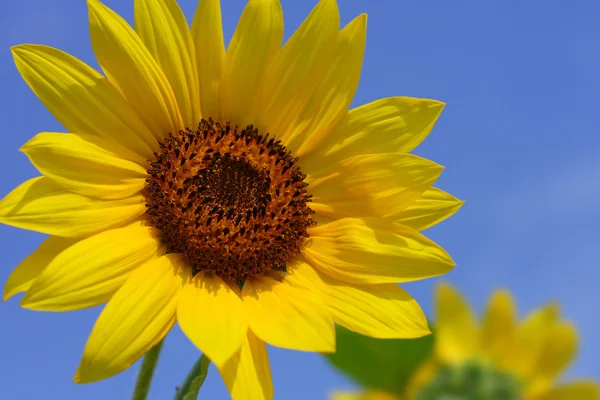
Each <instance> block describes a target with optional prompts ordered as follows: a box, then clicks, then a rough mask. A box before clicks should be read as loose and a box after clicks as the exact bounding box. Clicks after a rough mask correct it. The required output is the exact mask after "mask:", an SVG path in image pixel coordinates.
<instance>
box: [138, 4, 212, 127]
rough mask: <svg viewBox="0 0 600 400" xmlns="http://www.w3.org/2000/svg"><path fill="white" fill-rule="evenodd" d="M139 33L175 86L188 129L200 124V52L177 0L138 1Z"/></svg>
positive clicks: (176, 96) (172, 85)
mask: <svg viewBox="0 0 600 400" xmlns="http://www.w3.org/2000/svg"><path fill="white" fill-rule="evenodd" d="M134 4H135V31H136V32H137V34H138V35H139V36H140V38H141V39H142V42H143V43H144V44H145V45H146V48H147V49H148V51H149V52H150V54H152V56H153V57H154V59H155V60H156V62H157V63H158V65H159V66H160V68H161V69H162V71H163V72H164V74H165V76H166V77H167V79H168V80H169V83H170V84H171V88H172V89H173V93H174V94H175V98H176V99H177V104H178V105H179V111H180V112H181V117H182V119H183V124H184V125H185V126H186V127H189V128H191V129H195V128H196V127H197V126H198V123H199V122H200V93H199V83H198V68H197V66H196V54H195V53H196V51H195V49H194V42H193V40H192V35H191V33H190V30H189V29H188V24H187V21H186V19H185V15H183V12H182V11H181V8H179V5H178V4H177V1H176V0H136V1H135V2H134Z"/></svg>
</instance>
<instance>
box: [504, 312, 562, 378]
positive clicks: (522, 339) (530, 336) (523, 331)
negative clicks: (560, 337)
mask: <svg viewBox="0 0 600 400" xmlns="http://www.w3.org/2000/svg"><path fill="white" fill-rule="evenodd" d="M558 314H559V310H558V306H557V305H556V304H554V303H551V304H549V305H548V306H546V307H543V308H540V309H538V310H535V311H533V312H532V313H530V314H529V315H528V316H527V317H526V318H525V320H524V321H523V322H522V323H521V325H520V326H519V327H518V328H517V332H516V336H515V341H514V344H513V345H512V346H511V349H510V350H511V351H510V352H508V353H507V354H506V357H505V358H504V359H503V360H502V362H503V365H504V366H505V367H506V368H507V369H510V370H511V371H513V373H515V374H517V375H519V376H521V377H522V378H523V379H530V378H531V377H532V376H533V375H534V374H535V369H536V367H537V365H536V361H537V360H538V359H539V358H540V356H541V354H542V352H543V351H544V345H545V343H546V340H547V338H548V335H549V332H550V331H551V330H552V328H553V326H554V325H555V324H556V322H557V319H558Z"/></svg>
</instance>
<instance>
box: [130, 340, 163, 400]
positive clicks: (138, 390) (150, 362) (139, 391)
mask: <svg viewBox="0 0 600 400" xmlns="http://www.w3.org/2000/svg"><path fill="white" fill-rule="evenodd" d="M162 347H163V341H162V340H161V341H160V342H158V344H157V345H156V346H154V347H153V348H151V349H150V351H148V352H147V353H146V355H145V356H144V360H143V361H142V366H141V367H140V372H139V373H138V378H137V382H136V384H135V390H134V392H133V397H132V398H131V399H132V400H146V397H148V392H149V391H150V383H151V382H152V376H153V375H154V370H155V369H156V363H157V362H158V356H159V355H160V351H161V350H162Z"/></svg>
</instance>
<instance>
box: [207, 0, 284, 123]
mask: <svg viewBox="0 0 600 400" xmlns="http://www.w3.org/2000/svg"><path fill="white" fill-rule="evenodd" d="M282 38H283V11H282V10H281V4H279V0H250V1H248V3H247V4H246V7H245V8H244V11H243V13H242V16H241V17H240V20H239V22H238V25H237V28H236V29H235V33H234V34H233V38H232V39H231V42H230V43H229V47H228V48H227V53H226V55H225V62H224V64H223V70H222V72H221V80H220V83H219V98H220V104H221V118H222V120H224V121H231V122H232V124H234V125H239V126H240V128H245V127H246V125H248V124H252V123H256V121H254V118H253V116H254V110H253V109H254V107H255V103H256V95H257V92H258V89H259V87H260V85H261V82H262V79H263V76H264V75H265V73H266V71H267V69H268V67H269V65H270V63H271V61H272V60H273V57H274V56H275V54H277V51H278V50H279V47H280V46H281V40H282Z"/></svg>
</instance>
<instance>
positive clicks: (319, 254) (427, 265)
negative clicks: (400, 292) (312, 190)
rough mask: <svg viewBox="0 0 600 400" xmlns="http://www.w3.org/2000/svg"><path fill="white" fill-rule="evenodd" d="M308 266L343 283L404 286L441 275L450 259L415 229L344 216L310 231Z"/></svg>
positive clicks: (445, 270) (389, 222) (306, 256)
mask: <svg viewBox="0 0 600 400" xmlns="http://www.w3.org/2000/svg"><path fill="white" fill-rule="evenodd" d="M309 234H310V239H309V240H308V241H307V244H306V247H305V248H304V249H303V250H302V252H303V254H304V257H305V258H306V260H307V261H309V262H310V264H311V265H312V266H314V267H315V268H318V269H319V270H320V271H322V272H324V273H326V274H327V275H329V276H331V277H333V278H336V279H340V280H342V281H345V282H350V283H357V284H377V283H393V282H409V281H414V280H418V279H423V278H429V277H433V276H437V275H441V274H445V273H446V272H448V271H450V270H451V269H452V268H453V267H454V262H453V261H452V259H451V258H450V256H449V255H448V254H447V253H446V252H445V251H444V250H443V249H442V248H441V247H439V246H438V245H436V244H435V243H434V242H432V241H431V240H429V239H427V238H426V237H425V236H423V235H421V234H420V233H418V232H417V231H414V230H412V229H410V228H406V227H404V226H402V225H398V224H395V223H393V222H391V221H386V220H376V219H359V218H344V219H340V220H337V221H333V222H330V223H328V224H324V225H318V226H316V227H314V228H311V229H309Z"/></svg>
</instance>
